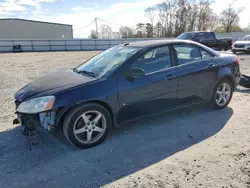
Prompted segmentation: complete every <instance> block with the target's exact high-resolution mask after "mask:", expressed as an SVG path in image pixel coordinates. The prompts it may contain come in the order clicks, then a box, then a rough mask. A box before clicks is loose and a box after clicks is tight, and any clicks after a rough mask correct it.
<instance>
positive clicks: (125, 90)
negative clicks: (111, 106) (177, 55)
mask: <svg viewBox="0 0 250 188" xmlns="http://www.w3.org/2000/svg"><path fill="white" fill-rule="evenodd" d="M172 53H173V52H171V51H170V48H169V47H168V46H164V47H158V48H155V49H152V50H149V51H148V52H145V54H143V55H142V56H141V57H140V58H138V59H137V60H136V61H135V62H134V63H133V64H132V65H131V67H139V68H141V69H143V70H144V71H145V73H146V74H145V76H141V77H134V78H133V79H128V78H126V77H125V76H123V75H121V76H120V77H119V79H118V99H119V103H120V106H121V109H120V111H119V113H118V119H117V122H118V123H120V122H124V121H126V120H129V119H134V118H137V117H140V116H145V115H149V114H151V113H157V112H160V111H163V110H165V109H168V108H172V107H173V106H175V105H176V102H177V101H176V100H177V79H176V78H175V74H176V67H173V66H172V65H173V64H172V59H173V55H171V54H172Z"/></svg>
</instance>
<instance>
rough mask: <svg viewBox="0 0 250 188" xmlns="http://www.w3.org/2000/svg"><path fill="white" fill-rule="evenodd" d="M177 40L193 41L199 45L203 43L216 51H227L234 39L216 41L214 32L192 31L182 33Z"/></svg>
mask: <svg viewBox="0 0 250 188" xmlns="http://www.w3.org/2000/svg"><path fill="white" fill-rule="evenodd" d="M177 39H182V40H192V41H195V42H198V43H201V44H203V45H205V46H207V47H209V48H213V49H215V50H220V51H221V50H223V51H227V50H229V49H230V48H231V45H232V39H231V38H225V39H216V35H215V33H214V32H205V31H192V32H186V33H182V34H181V35H179V36H178V37H177Z"/></svg>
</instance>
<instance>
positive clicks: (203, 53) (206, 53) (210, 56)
mask: <svg viewBox="0 0 250 188" xmlns="http://www.w3.org/2000/svg"><path fill="white" fill-rule="evenodd" d="M200 52H201V57H202V59H211V58H213V57H214V56H213V55H212V54H210V53H209V52H207V51H205V50H203V49H200Z"/></svg>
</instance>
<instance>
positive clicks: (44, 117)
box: [13, 110, 56, 131]
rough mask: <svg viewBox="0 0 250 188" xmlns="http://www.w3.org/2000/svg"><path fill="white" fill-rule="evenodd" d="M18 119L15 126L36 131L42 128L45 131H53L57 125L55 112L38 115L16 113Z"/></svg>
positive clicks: (15, 120)
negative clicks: (18, 125)
mask: <svg viewBox="0 0 250 188" xmlns="http://www.w3.org/2000/svg"><path fill="white" fill-rule="evenodd" d="M16 114H17V118H16V119H14V120H13V124H21V125H22V126H24V127H26V128H28V129H29V130H35V129H37V128H39V127H42V128H43V129H44V130H47V131H52V130H53V129H54V127H55V124H56V112H55V111H53V110H50V111H46V112H41V113H38V114H24V113H19V112H16Z"/></svg>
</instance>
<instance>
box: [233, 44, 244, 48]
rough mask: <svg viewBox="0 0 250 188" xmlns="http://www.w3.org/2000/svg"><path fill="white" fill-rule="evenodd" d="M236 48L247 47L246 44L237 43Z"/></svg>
mask: <svg viewBox="0 0 250 188" xmlns="http://www.w3.org/2000/svg"><path fill="white" fill-rule="evenodd" d="M234 46H235V48H245V45H244V44H235V45H234Z"/></svg>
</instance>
